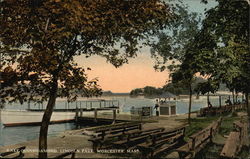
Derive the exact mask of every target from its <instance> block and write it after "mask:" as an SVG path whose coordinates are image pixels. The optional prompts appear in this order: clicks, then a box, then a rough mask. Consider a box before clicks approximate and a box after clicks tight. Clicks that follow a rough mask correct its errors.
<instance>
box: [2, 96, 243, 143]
mask: <svg viewBox="0 0 250 159" xmlns="http://www.w3.org/2000/svg"><path fill="white" fill-rule="evenodd" d="M97 99H98V98H97ZM99 99H105V100H118V101H119V105H120V111H122V112H129V111H130V109H131V107H132V106H133V107H142V106H152V107H153V106H154V105H155V99H149V98H144V97H137V98H131V97H129V96H107V97H101V98H99ZM226 99H227V97H223V96H222V105H224V104H225V100H226ZM238 99H240V98H238ZM85 100H88V99H87V98H79V99H78V101H77V102H73V103H67V102H66V101H65V99H58V100H57V102H56V108H65V107H69V108H75V107H76V106H77V107H79V106H80V104H81V101H85ZM210 102H211V104H212V105H213V106H218V105H219V99H218V97H215V96H210ZM45 105H46V103H44V104H43V106H45ZM81 106H83V105H81ZM176 106H177V114H184V113H187V112H188V99H182V100H177V101H176ZM206 106H207V97H205V96H201V97H200V98H199V99H198V100H196V99H193V101H192V111H195V110H199V109H200V108H202V107H206ZM38 107H40V108H41V107H42V105H41V104H40V105H38V104H34V103H30V108H38ZM83 107H84V106H83ZM5 108H6V109H26V108H28V103H24V104H23V105H20V104H19V103H12V104H8V105H6V106H5ZM154 114H155V112H154ZM39 129H40V127H39V126H20V127H3V125H2V124H1V122H0V146H5V145H11V144H17V143H21V142H24V141H29V140H33V139H36V138H38V136H39ZM72 129H76V126H75V124H74V123H63V124H53V125H50V126H49V133H48V134H49V136H56V135H57V134H59V133H60V132H63V131H65V130H72Z"/></svg>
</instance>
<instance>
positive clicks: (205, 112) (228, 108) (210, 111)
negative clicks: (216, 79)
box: [198, 104, 246, 117]
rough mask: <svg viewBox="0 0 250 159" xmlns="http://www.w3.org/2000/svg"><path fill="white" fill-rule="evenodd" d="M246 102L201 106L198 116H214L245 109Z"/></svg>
mask: <svg viewBox="0 0 250 159" xmlns="http://www.w3.org/2000/svg"><path fill="white" fill-rule="evenodd" d="M245 107H246V105H245V104H235V105H225V106H221V107H210V108H209V107H206V108H201V109H200V111H199V114H198V116H201V117H203V116H214V115H221V114H224V113H230V112H234V111H237V110H243V109H245Z"/></svg>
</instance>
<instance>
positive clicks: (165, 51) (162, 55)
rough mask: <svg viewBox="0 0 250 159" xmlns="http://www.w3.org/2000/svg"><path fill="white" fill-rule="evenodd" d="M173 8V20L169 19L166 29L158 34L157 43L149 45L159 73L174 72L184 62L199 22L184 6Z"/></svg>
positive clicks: (197, 15) (196, 16) (195, 14)
mask: <svg viewBox="0 0 250 159" xmlns="http://www.w3.org/2000/svg"><path fill="white" fill-rule="evenodd" d="M173 7H174V10H175V16H174V18H172V19H171V21H170V23H169V25H168V26H167V28H166V29H165V30H163V31H162V32H160V33H159V34H158V40H157V42H156V43H153V44H152V45H151V46H152V49H151V54H152V57H154V58H155V59H156V66H155V68H156V69H160V70H161V71H163V70H165V69H166V68H168V69H169V70H170V71H174V69H176V68H178V64H179V63H181V62H182V61H183V60H184V55H185V53H186V51H187V50H188V48H189V45H190V41H192V40H193V39H194V37H195V35H196V34H197V33H198V31H199V24H200V22H201V17H200V15H199V14H198V13H196V12H191V11H189V9H188V6H187V5H186V4H183V3H182V2H180V3H176V4H175V5H173ZM169 61H172V64H171V65H169V64H168V63H167V62H169ZM166 63H167V64H168V67H167V66H166ZM176 63H177V64H176Z"/></svg>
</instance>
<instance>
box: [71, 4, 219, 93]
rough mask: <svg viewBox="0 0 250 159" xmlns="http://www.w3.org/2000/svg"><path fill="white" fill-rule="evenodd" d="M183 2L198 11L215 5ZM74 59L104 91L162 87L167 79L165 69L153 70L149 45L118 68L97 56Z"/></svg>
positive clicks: (116, 91) (119, 91)
mask: <svg viewBox="0 0 250 159" xmlns="http://www.w3.org/2000/svg"><path fill="white" fill-rule="evenodd" d="M185 2H186V3H187V4H188V5H189V6H190V10H191V11H195V12H198V13H204V8H205V7H212V6H215V5H216V3H214V2H210V3H208V5H207V6H206V5H204V4H201V3H200V0H185ZM75 60H76V62H77V63H78V64H79V65H80V66H83V67H85V68H86V67H90V68H91V70H90V71H87V75H88V78H89V80H91V79H94V78H98V80H99V81H98V84H99V85H100V86H101V88H102V89H103V90H104V91H112V92H115V93H125V92H130V91H131V90H133V89H135V88H143V87H145V86H153V87H162V86H163V85H165V84H166V82H167V81H168V79H169V77H168V76H169V72H168V71H167V70H166V71H163V72H159V71H156V70H154V68H153V66H154V63H155V61H154V59H152V58H151V55H150V48H149V47H145V48H142V50H140V51H139V53H138V56H137V57H136V58H133V59H129V64H124V65H122V66H121V67H119V68H115V67H114V66H113V65H112V64H110V63H107V62H106V59H105V58H102V57H99V56H92V57H89V58H87V59H86V58H84V57H83V56H78V57H77V58H76V59H75Z"/></svg>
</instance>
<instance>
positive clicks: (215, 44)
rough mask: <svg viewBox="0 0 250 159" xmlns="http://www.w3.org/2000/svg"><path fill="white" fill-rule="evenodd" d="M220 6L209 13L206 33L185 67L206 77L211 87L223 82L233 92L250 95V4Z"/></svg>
mask: <svg viewBox="0 0 250 159" xmlns="http://www.w3.org/2000/svg"><path fill="white" fill-rule="evenodd" d="M217 2H218V5H217V6H216V7H215V8H212V9H210V10H208V11H207V12H206V18H205V20H204V21H203V24H202V25H203V26H202V29H201V31H200V33H199V34H197V36H196V38H195V41H194V42H193V47H192V49H191V50H192V51H189V52H187V54H186V55H185V59H186V60H184V64H182V65H189V66H190V67H189V69H190V70H195V72H200V73H201V74H202V75H206V76H207V77H208V78H209V79H210V81H211V82H210V83H221V82H222V83H225V84H226V85H227V87H228V88H229V89H230V90H231V91H232V90H236V92H243V93H246V92H249V91H250V87H249V85H250V83H249V81H250V80H249V79H250V75H249V68H250V55H249V45H248V40H249V14H248V13H249V3H247V1H230V2H229V1H226V0H217ZM190 59H191V60H190ZM192 61H193V62H192ZM214 90H216V89H214Z"/></svg>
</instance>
